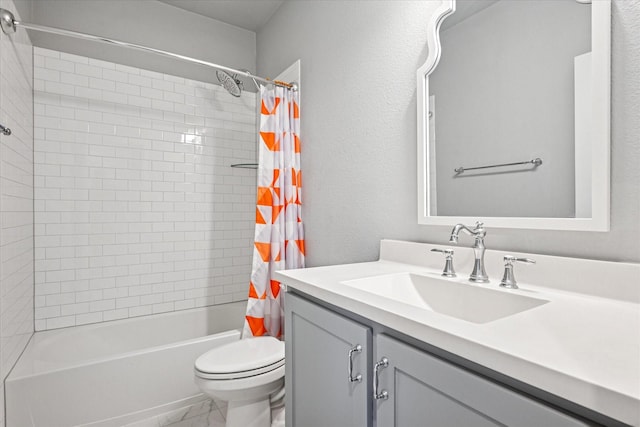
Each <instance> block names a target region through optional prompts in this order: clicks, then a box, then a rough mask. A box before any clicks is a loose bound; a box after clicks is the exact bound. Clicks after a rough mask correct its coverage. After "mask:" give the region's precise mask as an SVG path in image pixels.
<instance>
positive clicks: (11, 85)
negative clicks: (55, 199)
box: [0, 0, 33, 426]
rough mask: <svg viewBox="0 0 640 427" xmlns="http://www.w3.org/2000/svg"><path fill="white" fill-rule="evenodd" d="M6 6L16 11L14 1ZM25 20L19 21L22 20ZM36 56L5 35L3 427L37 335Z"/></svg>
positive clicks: (0, 94)
mask: <svg viewBox="0 0 640 427" xmlns="http://www.w3.org/2000/svg"><path fill="white" fill-rule="evenodd" d="M0 7H1V8H3V9H7V10H12V11H15V10H16V8H15V6H14V4H13V2H12V1H10V0H0ZM17 19H19V18H17ZM32 76H33V58H32V46H31V41H30V40H29V36H28V35H27V32H26V31H18V32H17V33H16V34H13V35H11V36H8V35H6V34H4V33H2V32H1V31H0V123H2V124H3V125H5V126H7V127H9V128H11V130H12V134H11V136H5V135H0V379H1V381H2V383H1V384H0V426H4V403H3V402H4V379H5V378H6V376H7V375H8V374H9V371H10V370H11V368H12V367H13V365H14V364H15V362H16V360H17V359H18V357H19V356H20V353H21V352H22V350H23V349H24V348H25V346H26V345H27V343H28V342H29V338H30V337H31V335H32V334H33V90H32V86H33V84H32Z"/></svg>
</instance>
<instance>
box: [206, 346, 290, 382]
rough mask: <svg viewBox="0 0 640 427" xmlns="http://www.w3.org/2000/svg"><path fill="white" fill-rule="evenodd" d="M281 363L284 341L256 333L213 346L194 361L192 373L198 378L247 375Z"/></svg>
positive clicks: (278, 365) (267, 369)
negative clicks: (258, 335)
mask: <svg viewBox="0 0 640 427" xmlns="http://www.w3.org/2000/svg"><path fill="white" fill-rule="evenodd" d="M281 366H284V342H282V341H280V340H278V339H276V338H273V337H268V336H266V337H256V338H249V339H241V340H239V341H236V342H233V343H230V344H226V345H223V346H220V347H218V348H214V349H213V350H211V351H209V352H207V353H205V354H203V355H202V356H200V357H199V358H198V359H197V360H196V362H195V374H196V376H198V377H200V378H202V379H209V380H232V379H240V378H249V377H253V376H256V375H262V374H265V373H267V372H271V371H274V370H276V369H278V368H280V367H281Z"/></svg>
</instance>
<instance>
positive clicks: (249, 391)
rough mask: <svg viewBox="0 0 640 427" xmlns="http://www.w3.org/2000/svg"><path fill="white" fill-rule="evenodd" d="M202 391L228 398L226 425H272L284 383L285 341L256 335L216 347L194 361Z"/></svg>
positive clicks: (250, 426) (267, 426) (197, 380)
mask: <svg viewBox="0 0 640 427" xmlns="http://www.w3.org/2000/svg"><path fill="white" fill-rule="evenodd" d="M195 381H196V384H197V385H198V387H200V390H202V392H203V393H205V394H207V395H208V396H211V397H212V398H214V399H218V400H224V401H226V402H228V407H227V424H226V427H269V426H270V425H271V402H272V400H281V398H282V396H283V387H284V342H282V341H280V340H278V339H276V338H273V337H267V336H265V337H256V338H249V339H241V340H239V341H236V342H233V343H230V344H226V345H223V346H220V347H217V348H215V349H213V350H211V351H209V352H207V353H205V354H203V355H202V356H200V357H199V358H198V359H197V360H196V363H195Z"/></svg>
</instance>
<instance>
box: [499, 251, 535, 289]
mask: <svg viewBox="0 0 640 427" xmlns="http://www.w3.org/2000/svg"><path fill="white" fill-rule="evenodd" d="M514 262H522V263H525V264H535V263H536V262H535V260H532V259H530V258H518V257H515V256H513V255H505V256H504V275H503V276H502V281H500V286H501V287H503V288H507V289H518V282H516V278H515V276H514V275H513V263H514Z"/></svg>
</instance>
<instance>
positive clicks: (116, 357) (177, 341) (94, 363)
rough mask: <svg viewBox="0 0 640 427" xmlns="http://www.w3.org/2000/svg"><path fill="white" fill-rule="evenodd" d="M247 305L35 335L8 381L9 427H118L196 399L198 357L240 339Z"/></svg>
mask: <svg viewBox="0 0 640 427" xmlns="http://www.w3.org/2000/svg"><path fill="white" fill-rule="evenodd" d="M245 307H246V303H245V302H238V303H231V304H224V305H217V306H212V307H205V308H199V309H193V310H185V311H178V312H172V313H165V314H159V315H153V316H144V317H138V318H132V319H125V320H117V321H113V322H105V323H99V324H94V325H86V326H78V327H73V328H67V329H60V330H54V331H45V332H36V333H35V334H34V336H33V338H32V339H31V341H30V342H29V345H28V346H27V348H26V350H25V352H24V354H23V355H22V356H21V357H20V359H19V360H18V362H17V363H16V366H15V367H14V369H13V370H12V372H11V373H10V375H9V376H8V377H7V380H6V381H5V398H6V425H7V427H27V426H35V427H63V426H77V425H87V424H90V425H91V426H96V427H97V426H100V427H110V426H121V425H124V424H127V423H130V422H134V421H137V420H139V419H143V418H146V417H148V416H149V415H153V414H155V413H162V412H166V411H168V410H171V409H174V408H177V407H180V406H185V404H189V403H190V402H193V401H195V400H198V399H200V398H201V394H200V391H199V390H198V388H197V387H196V386H195V384H194V381H193V363H194V361H195V359H196V358H197V357H198V356H199V355H201V354H202V353H204V352H206V351H208V350H210V349H212V348H214V347H216V346H219V345H222V344H225V343H228V342H231V341H235V340H237V339H239V338H240V332H239V330H240V329H241V328H242V322H243V320H244V310H245Z"/></svg>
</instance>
